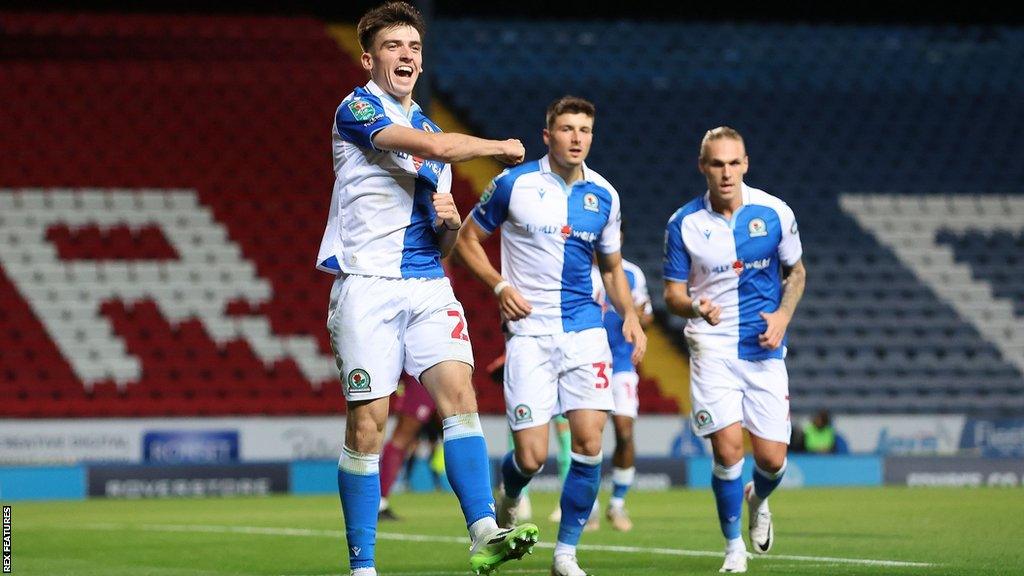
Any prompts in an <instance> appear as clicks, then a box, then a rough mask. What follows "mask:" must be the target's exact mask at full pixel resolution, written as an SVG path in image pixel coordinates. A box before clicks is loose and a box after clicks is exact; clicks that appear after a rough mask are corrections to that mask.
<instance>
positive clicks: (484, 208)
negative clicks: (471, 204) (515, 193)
mask: <svg viewBox="0 0 1024 576" xmlns="http://www.w3.org/2000/svg"><path fill="white" fill-rule="evenodd" d="M514 185H515V178H514V177H510V176H508V172H507V171H506V172H502V173H501V174H498V176H497V177H495V179H494V180H492V181H491V183H490V184H489V185H488V186H487V188H486V189H484V193H483V194H481V195H480V201H479V202H477V205H476V207H475V208H473V212H471V215H472V216H473V219H474V220H476V223H477V224H479V225H480V227H481V228H483V230H484V232H487V233H488V234H490V233H492V232H494V230H495V229H497V228H498V226H501V223H502V222H504V221H505V218H507V217H508V204H509V200H510V199H511V198H512V187H513V186H514Z"/></svg>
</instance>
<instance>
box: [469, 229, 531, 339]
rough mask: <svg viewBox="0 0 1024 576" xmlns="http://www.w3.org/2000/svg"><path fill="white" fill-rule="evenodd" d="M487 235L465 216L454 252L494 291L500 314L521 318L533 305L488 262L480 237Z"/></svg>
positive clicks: (483, 237) (484, 238) (527, 313)
mask: <svg viewBox="0 0 1024 576" xmlns="http://www.w3.org/2000/svg"><path fill="white" fill-rule="evenodd" d="M489 236H490V234H488V233H487V232H486V231H484V229H483V228H481V227H480V225H479V224H477V223H476V221H475V220H473V218H468V219H467V220H466V222H465V223H464V224H463V225H462V230H461V231H459V238H458V240H456V241H455V255H456V257H457V259H458V260H459V262H461V263H462V264H463V265H464V266H465V267H466V268H469V271H470V272H472V273H473V275H474V276H476V277H477V279H478V280H480V281H481V282H483V283H484V284H486V285H487V286H488V287H489V288H490V289H491V290H493V291H494V293H495V296H497V298H498V308H499V309H500V310H501V314H502V316H503V317H505V318H507V319H509V320H522V319H523V318H526V317H527V316H529V314H530V312H532V311H533V306H531V305H530V303H529V302H527V301H526V299H525V298H523V296H522V295H521V294H520V293H519V291H518V290H516V289H515V288H514V287H512V286H511V285H510V284H509V283H508V282H507V281H506V280H505V279H504V278H502V277H501V273H499V272H498V271H497V270H495V268H494V266H492V265H491V261H490V259H488V258H487V252H485V251H484V247H483V241H484V240H486V239H487V238H488V237H489Z"/></svg>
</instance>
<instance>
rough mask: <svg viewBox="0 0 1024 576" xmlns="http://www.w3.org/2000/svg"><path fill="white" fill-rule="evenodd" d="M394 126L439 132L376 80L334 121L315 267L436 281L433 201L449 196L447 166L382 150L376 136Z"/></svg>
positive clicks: (359, 91)
mask: <svg viewBox="0 0 1024 576" xmlns="http://www.w3.org/2000/svg"><path fill="white" fill-rule="evenodd" d="M392 124H397V125H399V126H406V127H409V128H415V129H417V130H423V131H425V132H440V131H441V129H440V128H438V127H437V125H436V124H434V123H433V122H432V121H431V120H430V119H429V118H427V117H426V116H425V115H424V114H423V111H422V110H421V109H420V107H419V105H417V104H415V103H414V104H413V105H412V107H411V108H410V110H409V111H408V112H406V111H405V109H404V108H403V107H402V105H401V104H400V103H399V102H398V101H396V100H395V99H394V98H392V97H391V96H390V95H388V94H387V93H386V92H384V91H383V90H381V89H380V87H378V86H377V85H376V84H375V83H374V82H373V81H371V82H370V83H368V84H367V85H366V86H365V87H362V88H356V90H355V91H354V92H352V93H351V94H349V95H348V96H346V97H345V99H344V100H343V101H342V103H341V105H340V106H339V107H338V109H337V111H336V113H335V116H334V127H333V138H334V143H333V150H334V175H335V178H334V192H333V194H332V195H331V210H330V214H329V215H328V218H327V226H326V228H325V230H324V235H323V240H322V241H321V243H320V253H319V255H318V257H317V264H316V267H317V268H318V269H320V270H323V271H324V272H330V273H332V274H337V273H339V272H344V273H346V274H360V275H365V276H383V277H387V278H440V277H443V276H444V270H443V269H442V268H441V250H440V248H439V247H438V240H437V237H438V228H437V227H436V225H437V224H438V223H437V222H436V220H437V213H436V212H435V211H434V206H433V202H432V201H431V196H432V195H433V194H434V193H435V192H441V193H445V194H448V193H451V182H452V175H451V167H450V166H448V165H447V164H445V163H443V162H437V161H434V160H424V159H422V158H417V157H414V156H412V155H411V154H407V153H405V152H396V151H389V150H380V149H378V148H377V147H376V146H374V144H373V136H374V135H375V134H376V133H377V132H379V131H381V130H383V129H384V128H386V127H388V126H390V125H392Z"/></svg>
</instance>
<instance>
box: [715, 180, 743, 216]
mask: <svg viewBox="0 0 1024 576" xmlns="http://www.w3.org/2000/svg"><path fill="white" fill-rule="evenodd" d="M740 198H741V199H742V200H743V203H742V204H740V207H739V208H737V209H736V212H739V210H740V208H743V207H744V206H746V205H747V204H750V186H747V183H746V182H744V183H742V184H740ZM704 209H705V210H707V211H708V212H711V213H712V214H718V212H715V209H714V208H712V207H711V191H710V190H705V191H704ZM733 214H734V215H735V212H734V213H733ZM719 216H721V214H719Z"/></svg>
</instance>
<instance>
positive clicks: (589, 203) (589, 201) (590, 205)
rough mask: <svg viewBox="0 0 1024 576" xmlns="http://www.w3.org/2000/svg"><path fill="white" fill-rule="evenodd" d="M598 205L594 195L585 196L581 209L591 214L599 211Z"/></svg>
mask: <svg viewBox="0 0 1024 576" xmlns="http://www.w3.org/2000/svg"><path fill="white" fill-rule="evenodd" d="M599 206H600V203H599V202H598V201H597V196H596V195H595V194H589V193H588V194H587V195H586V196H584V197H583V209H584V210H589V211H591V212H597V211H598V210H599Z"/></svg>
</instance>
